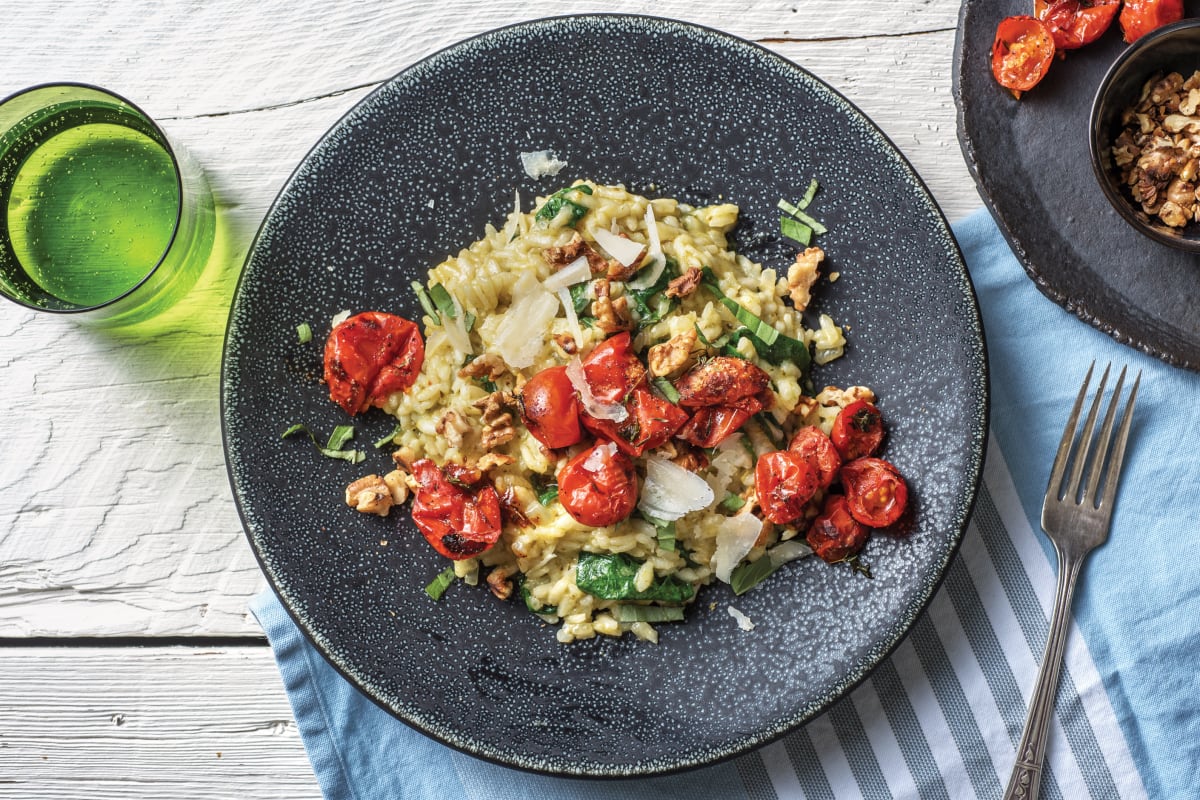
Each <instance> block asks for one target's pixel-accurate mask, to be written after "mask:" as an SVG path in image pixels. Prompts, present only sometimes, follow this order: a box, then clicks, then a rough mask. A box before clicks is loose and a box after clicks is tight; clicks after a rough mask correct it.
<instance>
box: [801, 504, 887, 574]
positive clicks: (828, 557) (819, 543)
mask: <svg viewBox="0 0 1200 800" xmlns="http://www.w3.org/2000/svg"><path fill="white" fill-rule="evenodd" d="M870 535H871V529H870V528H868V527H867V526H865V525H863V524H862V523H861V522H859V521H858V520H856V519H855V518H854V517H853V516H851V515H850V510H849V509H848V508H847V507H846V498H845V497H843V496H842V495H840V494H831V495H829V497H826V498H825V505H824V507H822V508H821V513H820V514H819V515H818V516H817V518H816V519H814V520H813V521H812V525H810V526H809V528H808V534H807V536H806V537H805V539H806V540H807V541H808V546H809V547H811V548H812V549H813V552H814V553H816V554H817V556H818V557H819V558H820V559H821V560H822V561H828V562H829V563H831V564H832V563H833V562H835V561H842V560H844V559H845V558H846V557H847V556H852V555H854V554H855V553H857V552H858V551H859V550H862V547H863V545H864V544H866V543H867V537H868V536H870Z"/></svg>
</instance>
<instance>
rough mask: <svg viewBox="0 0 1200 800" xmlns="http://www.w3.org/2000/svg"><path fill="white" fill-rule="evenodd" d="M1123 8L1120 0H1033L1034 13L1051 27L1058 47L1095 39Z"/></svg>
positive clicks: (1072, 47) (1082, 44) (1067, 47)
mask: <svg viewBox="0 0 1200 800" xmlns="http://www.w3.org/2000/svg"><path fill="white" fill-rule="evenodd" d="M1120 10H1121V0H1035V2H1034V4H1033V13H1034V16H1036V17H1037V18H1038V19H1040V20H1041V21H1042V22H1045V23H1046V25H1048V26H1049V27H1050V35H1051V36H1052V37H1054V46H1055V47H1056V48H1058V49H1059V50H1074V49H1075V48H1077V47H1083V46H1084V45H1085V44H1090V43H1091V42H1094V41H1096V40H1097V39H1099V38H1100V36H1101V35H1102V34H1103V33H1104V32H1105V31H1106V30H1108V26H1109V25H1112V21H1113V20H1114V19H1116V18H1117V12H1118V11H1120Z"/></svg>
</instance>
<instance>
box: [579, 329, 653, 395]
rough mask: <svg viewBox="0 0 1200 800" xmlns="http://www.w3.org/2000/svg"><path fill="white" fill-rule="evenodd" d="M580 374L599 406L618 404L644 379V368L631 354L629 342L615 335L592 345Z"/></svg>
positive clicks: (625, 338)
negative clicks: (592, 348)
mask: <svg viewBox="0 0 1200 800" xmlns="http://www.w3.org/2000/svg"><path fill="white" fill-rule="evenodd" d="M583 374H584V377H586V378H587V382H588V386H590V387H591V389H592V394H593V395H594V396H595V398H596V399H597V400H599V401H600V402H602V403H620V402H622V401H623V400H624V399H625V397H626V396H627V395H628V394H629V393H630V392H632V391H633V387H635V386H637V385H639V384H640V383H642V382H643V381H644V380H645V379H646V368H645V367H644V366H643V365H642V362H641V361H639V360H638V357H637V356H636V355H635V354H634V352H633V338H632V337H631V336H630V335H629V333H628V332H625V333H618V334H617V335H616V336H611V337H609V338H608V339H605V340H604V341H603V342H601V343H600V344H598V345H596V349H594V350H592V352H591V353H589V354H588V357H587V358H585V359H584V360H583Z"/></svg>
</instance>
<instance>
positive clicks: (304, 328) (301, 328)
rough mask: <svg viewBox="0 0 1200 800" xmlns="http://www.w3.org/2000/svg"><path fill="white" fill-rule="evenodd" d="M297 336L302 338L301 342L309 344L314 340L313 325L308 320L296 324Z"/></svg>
mask: <svg viewBox="0 0 1200 800" xmlns="http://www.w3.org/2000/svg"><path fill="white" fill-rule="evenodd" d="M296 338H297V339H299V340H300V344H308V343H309V342H311V341H312V327H311V326H310V325H309V324H308V323H307V322H301V323H300V324H299V325H297V326H296Z"/></svg>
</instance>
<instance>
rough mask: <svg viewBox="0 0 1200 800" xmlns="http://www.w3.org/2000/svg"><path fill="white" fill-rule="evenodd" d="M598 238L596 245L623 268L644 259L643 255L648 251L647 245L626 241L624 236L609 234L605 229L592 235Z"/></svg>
mask: <svg viewBox="0 0 1200 800" xmlns="http://www.w3.org/2000/svg"><path fill="white" fill-rule="evenodd" d="M592 235H593V236H594V237H595V238H596V244H598V245H600V246H601V247H603V248H604V250H605V252H606V253H608V254H609V255H610V256H612V257H613V258H615V259H616V260H617V261H620V262H621V266H622V267H628V266H632V265H633V264H634V263H635V262H636V261H638V260H639V259H640V258H641V257H642V253H644V252H645V251H646V247H645V245H641V244H638V243H637V242H635V241H633V240H632V239H626V238H625V237H624V236H617V235H615V234H612V233H609V232H608V231H606V230H604V229H603V228H599V229H597V230H596V231H594V232H593V233H592Z"/></svg>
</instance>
